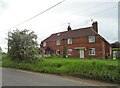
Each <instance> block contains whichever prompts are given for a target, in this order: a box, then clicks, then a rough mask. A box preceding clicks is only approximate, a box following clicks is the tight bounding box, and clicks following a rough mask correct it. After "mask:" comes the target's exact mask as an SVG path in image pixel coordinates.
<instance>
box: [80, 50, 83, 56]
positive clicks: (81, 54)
mask: <svg viewBox="0 0 120 88" xmlns="http://www.w3.org/2000/svg"><path fill="white" fill-rule="evenodd" d="M80 58H84V49H80Z"/></svg>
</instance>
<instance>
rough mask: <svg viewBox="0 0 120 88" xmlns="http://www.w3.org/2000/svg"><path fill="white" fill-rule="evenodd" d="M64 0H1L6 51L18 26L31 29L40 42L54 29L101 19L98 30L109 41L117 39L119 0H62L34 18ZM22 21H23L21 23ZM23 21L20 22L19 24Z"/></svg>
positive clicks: (0, 35)
mask: <svg viewBox="0 0 120 88" xmlns="http://www.w3.org/2000/svg"><path fill="white" fill-rule="evenodd" d="M61 1H62V0H0V47H2V50H3V51H4V52H7V40H6V38H7V33H8V31H12V30H15V29H16V28H17V29H19V30H24V29H28V30H32V31H34V32H35V33H36V34H37V36H38V39H37V41H38V44H40V42H41V41H42V40H44V39H45V38H47V37H49V36H50V35H51V34H53V33H58V32H62V31H66V30H67V26H68V23H70V26H71V28H72V30H74V29H77V28H83V27H89V26H91V24H92V22H91V20H93V21H97V22H98V28H99V29H98V33H99V34H100V35H101V36H102V37H104V38H105V39H106V40H107V41H108V42H110V43H113V42H115V41H118V1H119V0H103V1H102V0H63V2H62V3H61V4H59V5H57V6H56V7H54V8H52V9H50V10H49V11H46V12H45V13H43V14H41V15H39V16H37V17H35V18H34V19H31V20H29V21H27V22H24V21H26V20H28V19H29V18H31V17H33V16H35V15H37V14H39V13H41V12H42V11H44V10H46V9H48V8H50V7H51V6H53V5H55V4H57V3H59V2H61ZM21 22H24V23H22V24H20V23H21ZM18 24H20V25H18Z"/></svg>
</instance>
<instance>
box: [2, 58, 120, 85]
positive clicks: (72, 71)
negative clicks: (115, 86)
mask: <svg viewBox="0 0 120 88" xmlns="http://www.w3.org/2000/svg"><path fill="white" fill-rule="evenodd" d="M3 66H4V67H12V68H18V69H24V70H30V71H34V72H45V73H52V74H59V75H72V76H76V77H80V78H91V79H99V80H104V81H110V82H115V83H117V82H119V81H120V75H119V72H118V70H120V67H118V60H95V59H91V60H89V59H75V58H71V59H66V58H62V59H60V58H59V59H58V58H54V59H53V58H50V59H48V58H47V59H46V58H42V59H40V60H39V61H36V62H35V63H32V64H30V63H25V62H16V63H14V62H13V61H10V60H9V59H8V60H4V61H3Z"/></svg>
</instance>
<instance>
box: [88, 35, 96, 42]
mask: <svg viewBox="0 0 120 88" xmlns="http://www.w3.org/2000/svg"><path fill="white" fill-rule="evenodd" d="M88 41H89V43H92V42H95V36H94V35H92V36H89V37H88Z"/></svg>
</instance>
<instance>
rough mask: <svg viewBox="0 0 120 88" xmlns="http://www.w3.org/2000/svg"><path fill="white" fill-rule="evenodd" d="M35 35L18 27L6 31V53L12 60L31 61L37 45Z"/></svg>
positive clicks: (33, 58)
mask: <svg viewBox="0 0 120 88" xmlns="http://www.w3.org/2000/svg"><path fill="white" fill-rule="evenodd" d="M36 40H37V35H36V34H35V33H34V32H33V31H30V30H27V29H25V30H22V31H19V30H18V29H16V30H14V31H13V32H9V33H8V51H9V52H8V54H9V56H10V57H11V59H12V60H18V61H22V60H24V61H33V60H35V59H36V58H35V53H36V52H35V49H36V47H37V41H36Z"/></svg>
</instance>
